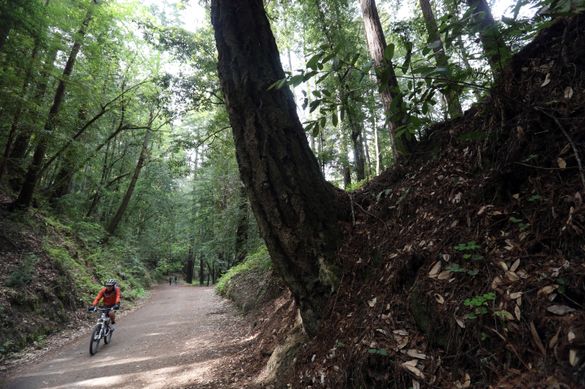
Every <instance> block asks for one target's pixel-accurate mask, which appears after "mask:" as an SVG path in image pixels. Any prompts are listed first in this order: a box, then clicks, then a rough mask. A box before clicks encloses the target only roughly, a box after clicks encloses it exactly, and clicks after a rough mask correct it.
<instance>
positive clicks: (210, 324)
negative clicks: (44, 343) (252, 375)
mask: <svg viewBox="0 0 585 389" xmlns="http://www.w3.org/2000/svg"><path fill="white" fill-rule="evenodd" d="M89 335H90V334H89V333H87V334H84V335H83V336H81V337H79V338H78V339H76V340H75V341H73V342H70V343H69V344H67V345H65V346H63V347H62V348H60V349H58V350H54V351H53V352H50V353H48V354H46V355H45V356H44V358H43V360H42V361H39V362H36V363H33V364H29V365H24V366H19V367H18V369H17V370H16V371H14V372H12V374H11V376H10V378H9V379H8V381H6V382H4V383H2V385H0V386H2V387H6V388H26V389H32V388H53V389H57V388H103V387H108V386H112V387H119V388H184V387H194V388H197V387H218V388H219V387H224V385H223V384H225V383H227V382H226V380H229V377H221V376H220V374H219V375H218V372H220V373H221V371H222V370H221V368H220V367H221V366H222V365H223V364H226V363H227V361H228V360H229V359H230V356H232V355H233V354H235V353H236V352H238V351H240V350H241V349H242V348H243V346H244V345H245V344H246V342H247V341H248V340H249V339H246V337H247V326H246V325H245V323H243V320H242V319H241V318H240V317H239V316H238V314H237V313H236V311H235V309H234V308H233V307H232V306H231V305H230V304H229V303H228V302H227V301H226V300H223V299H221V298H220V297H218V296H216V295H215V293H214V291H213V289H212V288H203V287H191V286H164V287H158V288H156V289H154V290H153V292H152V296H151V298H150V300H149V301H148V302H147V303H146V304H144V305H143V306H142V307H141V308H139V309H138V310H136V311H134V312H130V313H129V314H128V315H127V316H125V317H123V318H120V319H119V320H118V323H117V329H116V331H115V333H114V336H113V338H112V343H110V344H109V345H103V343H100V349H99V352H98V353H97V354H96V355H94V356H93V357H92V356H90V355H89ZM226 373H227V372H226ZM232 384H233V383H232Z"/></svg>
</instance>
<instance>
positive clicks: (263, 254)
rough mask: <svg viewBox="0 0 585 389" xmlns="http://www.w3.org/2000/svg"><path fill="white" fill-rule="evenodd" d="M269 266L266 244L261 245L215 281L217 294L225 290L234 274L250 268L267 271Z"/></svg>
mask: <svg viewBox="0 0 585 389" xmlns="http://www.w3.org/2000/svg"><path fill="white" fill-rule="evenodd" d="M271 267H272V262H271V261H270V255H269V254H268V249H267V248H266V246H264V245H262V246H260V247H259V248H258V250H256V251H255V252H254V253H252V254H250V255H248V256H247V257H246V259H245V260H244V261H243V262H242V263H239V264H237V265H236V266H234V267H232V268H231V269H229V270H228V271H227V272H226V273H225V274H224V275H223V276H221V278H220V279H219V280H218V281H217V285H216V286H215V288H216V290H217V292H218V293H219V294H221V295H223V294H224V293H225V291H226V288H227V285H228V284H229V282H230V280H231V279H232V278H233V277H234V276H235V275H237V274H240V273H244V272H247V271H251V270H262V271H268V270H269V269H270V268H271Z"/></svg>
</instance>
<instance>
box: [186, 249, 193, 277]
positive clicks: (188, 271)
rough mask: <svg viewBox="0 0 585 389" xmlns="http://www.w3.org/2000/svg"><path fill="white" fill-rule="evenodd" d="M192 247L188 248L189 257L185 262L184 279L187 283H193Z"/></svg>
mask: <svg viewBox="0 0 585 389" xmlns="http://www.w3.org/2000/svg"><path fill="white" fill-rule="evenodd" d="M193 263H194V258H193V247H190V248H189V257H188V258H187V262H186V263H185V281H186V282H187V283H188V284H192V283H193Z"/></svg>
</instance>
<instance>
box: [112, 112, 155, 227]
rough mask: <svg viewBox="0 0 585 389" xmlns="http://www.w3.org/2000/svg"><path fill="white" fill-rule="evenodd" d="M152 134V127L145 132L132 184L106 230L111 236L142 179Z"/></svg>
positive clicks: (129, 185)
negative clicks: (140, 178) (141, 175)
mask: <svg viewBox="0 0 585 389" xmlns="http://www.w3.org/2000/svg"><path fill="white" fill-rule="evenodd" d="M150 122H151V123H152V117H151V121H150ZM151 132H152V129H151V128H150V127H149V128H147V129H146V131H145V132H144V139H143V141H142V148H141V150H140V155H139V156H138V161H137V162H136V167H135V168H134V174H133V175H132V178H131V179H130V183H129V184H128V188H127V189H126V193H125V194H124V197H123V198H122V202H121V203H120V205H119V206H118V209H117V210H116V213H115V214H114V217H112V220H111V221H110V223H109V224H108V227H107V228H106V231H108V233H109V234H110V235H113V234H114V232H116V229H117V228H118V225H119V224H120V221H121V220H122V216H124V213H125V212H126V209H127V208H128V204H129V203H130V199H131V198H132V194H134V189H135V188H136V183H137V182H138V178H139V177H140V172H141V171H142V168H143V167H144V164H145V162H146V157H147V155H148V144H149V142H150V136H151Z"/></svg>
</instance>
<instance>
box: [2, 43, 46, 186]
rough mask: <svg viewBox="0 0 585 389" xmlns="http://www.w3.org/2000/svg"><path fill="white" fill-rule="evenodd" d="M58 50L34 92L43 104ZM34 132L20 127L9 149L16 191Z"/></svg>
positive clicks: (10, 174) (12, 179) (9, 167)
mask: <svg viewBox="0 0 585 389" xmlns="http://www.w3.org/2000/svg"><path fill="white" fill-rule="evenodd" d="M57 51H58V50H57V47H56V46H55V47H53V48H51V49H50V51H49V54H48V55H47V58H46V61H45V65H44V66H43V71H42V74H41V76H40V79H39V81H38V83H37V88H36V92H35V94H34V101H36V102H37V103H38V104H39V105H42V104H43V100H44V98H45V93H46V92H47V87H48V85H49V78H50V74H51V70H52V69H53V63H54V62H55V59H56V58H57ZM27 112H28V110H27ZM21 117H22V115H19V119H18V121H20V118H21ZM18 124H19V123H16V124H15V126H18ZM32 134H33V128H32V127H31V126H27V127H25V128H22V129H20V131H19V132H18V135H17V136H16V139H15V140H14V143H13V145H12V149H11V150H10V151H9V153H8V156H7V157H6V166H7V171H8V172H9V173H8V176H9V178H10V186H11V187H12V189H13V190H15V191H16V190H19V189H20V187H21V183H22V176H23V175H24V173H25V171H24V168H23V165H24V163H23V159H24V157H25V155H26V151H27V149H28V147H29V143H30V138H31V136H32Z"/></svg>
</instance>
